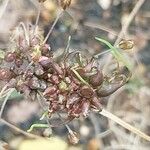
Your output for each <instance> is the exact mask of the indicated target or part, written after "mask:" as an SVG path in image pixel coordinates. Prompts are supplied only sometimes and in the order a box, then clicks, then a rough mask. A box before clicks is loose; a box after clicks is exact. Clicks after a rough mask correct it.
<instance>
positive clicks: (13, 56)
mask: <svg viewBox="0 0 150 150" xmlns="http://www.w3.org/2000/svg"><path fill="white" fill-rule="evenodd" d="M15 59H16V54H15V53H12V52H8V53H7V54H6V55H5V58H4V60H5V61H6V62H13V61H14V60H15Z"/></svg>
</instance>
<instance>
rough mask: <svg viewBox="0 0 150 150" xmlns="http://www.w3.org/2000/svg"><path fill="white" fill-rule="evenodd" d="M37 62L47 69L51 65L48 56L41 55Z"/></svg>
mask: <svg viewBox="0 0 150 150" xmlns="http://www.w3.org/2000/svg"><path fill="white" fill-rule="evenodd" d="M39 63H40V64H41V66H42V67H43V68H45V69H49V68H50V67H51V60H50V59H49V58H48V57H45V56H41V57H40V59H39Z"/></svg>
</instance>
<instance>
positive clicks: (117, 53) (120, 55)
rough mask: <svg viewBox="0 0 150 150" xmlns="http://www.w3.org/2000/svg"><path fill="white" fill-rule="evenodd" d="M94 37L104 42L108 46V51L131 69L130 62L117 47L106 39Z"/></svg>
mask: <svg viewBox="0 0 150 150" xmlns="http://www.w3.org/2000/svg"><path fill="white" fill-rule="evenodd" d="M95 39H96V40H98V41H100V42H102V43H104V44H106V45H107V46H108V47H109V48H110V50H111V51H110V52H111V53H112V55H113V56H114V57H115V58H116V59H117V61H118V62H119V61H121V62H122V63H123V64H124V65H125V66H126V67H127V68H128V69H129V70H131V69H132V64H131V63H129V62H128V61H127V60H128V58H126V56H125V55H124V54H123V53H121V52H120V51H119V50H118V49H117V48H115V47H114V46H113V45H111V44H110V43H109V42H108V41H106V40H104V39H102V38H98V37H95Z"/></svg>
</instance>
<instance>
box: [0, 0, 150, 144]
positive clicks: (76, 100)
mask: <svg viewBox="0 0 150 150" xmlns="http://www.w3.org/2000/svg"><path fill="white" fill-rule="evenodd" d="M39 2H44V1H39ZM70 3H71V0H62V1H61V6H62V8H63V9H64V10H65V9H66V8H67V7H69V5H70ZM38 18H39V16H38ZM58 19H59V18H57V20H58ZM37 22H38V21H37ZM56 22H57V21H55V24H56ZM55 24H54V25H55ZM53 27H54V26H52V28H53ZM52 28H51V29H50V32H49V33H51V31H52ZM49 33H48V35H50V34H49ZM47 37H48V36H47ZM47 37H46V39H44V37H43V34H42V32H40V30H38V28H37V26H36V28H35V26H31V25H30V26H28V27H25V25H24V24H23V23H21V24H19V26H18V27H16V29H15V30H14V31H13V33H12V37H11V46H10V47H9V49H8V51H7V53H6V54H5V55H4V58H3V60H2V63H1V66H0V80H1V82H3V83H4V84H5V83H6V82H7V88H8V89H9V88H15V89H16V90H17V91H18V92H20V93H23V94H24V96H25V97H28V98H30V99H34V98H37V96H38V95H39V93H40V96H41V97H43V99H44V100H46V102H47V105H48V106H49V109H48V110H47V111H48V117H53V114H58V113H65V114H66V118H65V121H66V122H68V121H71V120H73V119H75V118H79V117H81V116H82V117H85V118H86V117H88V116H89V113H90V112H91V111H97V112H99V113H100V114H102V115H104V116H106V117H108V118H110V119H113V120H114V121H116V122H117V123H119V124H120V125H123V126H124V127H126V128H127V129H128V130H131V131H133V132H134V133H136V134H138V135H140V136H141V137H143V138H145V139H147V140H150V138H149V137H148V136H146V135H145V134H143V133H142V132H140V131H139V130H134V128H133V127H131V126H130V125H128V124H126V123H124V122H121V121H120V120H119V119H118V118H115V117H114V116H113V115H111V114H110V113H107V111H106V110H105V109H103V105H102V101H101V99H102V97H107V96H110V95H111V94H113V93H114V92H115V91H117V90H118V89H119V88H120V87H122V86H123V85H124V84H126V83H127V82H128V81H129V79H130V77H131V71H130V65H129V64H128V63H127V61H126V60H125V59H124V57H123V56H122V54H120V53H119V52H118V51H117V49H115V48H114V47H113V46H112V45H111V44H110V43H109V42H107V41H105V40H103V39H100V38H97V40H99V41H101V42H103V43H105V44H106V45H108V46H109V47H110V48H111V49H112V54H113V55H114V56H115V58H116V60H117V63H120V62H119V61H118V60H121V61H122V62H123V64H124V66H123V67H117V68H116V69H114V70H110V73H109V74H106V73H105V72H103V70H102V69H101V68H100V67H99V65H98V63H99V62H98V60H97V59H94V58H93V57H91V58H87V57H86V56H84V55H83V54H82V53H81V51H76V52H69V51H66V49H65V50H64V53H63V54H62V56H61V58H62V59H61V60H59V61H58V59H57V57H55V56H54V53H53V52H52V50H51V47H50V45H49V44H46V41H47ZM123 44H124V43H122V44H121V45H120V46H123V48H124V45H123ZM129 47H131V46H130V45H129ZM111 117H112V118H111ZM60 118H61V117H60ZM62 121H63V119H62ZM66 122H65V123H63V124H65V125H66ZM35 127H36V126H35ZM39 127H49V125H41V126H39ZM66 127H67V129H68V131H69V135H68V138H69V140H70V142H71V143H74V144H75V143H77V142H78V136H77V133H76V132H74V131H72V130H71V129H70V128H69V127H68V126H67V125H66ZM32 128H34V126H32Z"/></svg>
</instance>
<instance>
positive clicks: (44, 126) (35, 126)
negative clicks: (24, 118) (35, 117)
mask: <svg viewBox="0 0 150 150" xmlns="http://www.w3.org/2000/svg"><path fill="white" fill-rule="evenodd" d="M48 127H49V125H48V124H33V125H31V127H30V128H29V130H27V132H31V131H32V130H33V129H34V128H48Z"/></svg>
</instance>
